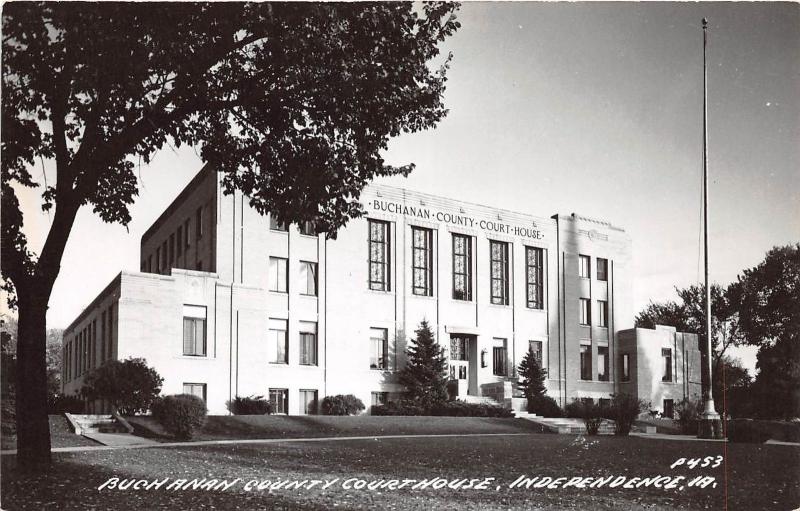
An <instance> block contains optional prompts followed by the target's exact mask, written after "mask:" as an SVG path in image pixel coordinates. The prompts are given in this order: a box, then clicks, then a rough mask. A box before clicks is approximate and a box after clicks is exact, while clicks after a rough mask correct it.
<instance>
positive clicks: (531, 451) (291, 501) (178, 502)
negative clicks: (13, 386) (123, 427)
mask: <svg viewBox="0 0 800 511" xmlns="http://www.w3.org/2000/svg"><path fill="white" fill-rule="evenodd" d="M409 427H412V426H409ZM723 449H727V462H726V465H724V466H720V467H719V468H715V469H712V468H705V469H703V468H699V467H698V468H696V469H689V468H688V467H685V466H683V467H679V468H676V469H674V470H673V469H670V465H671V464H672V463H673V462H674V461H675V460H677V459H678V458H681V457H685V458H691V457H704V456H717V455H722V454H723ZM53 458H54V466H53V469H52V470H51V471H50V472H49V473H46V474H39V475H36V476H25V475H23V474H21V473H19V472H18V471H17V470H16V468H15V457H14V456H3V457H2V467H0V468H2V471H3V486H2V500H3V503H4V508H5V509H9V510H12V509H41V508H50V507H54V508H58V509H134V508H141V509H166V508H170V509H171V508H175V509H212V508H223V509H236V508H240V509H330V508H333V507H334V506H336V507H337V508H339V509H367V508H373V509H374V508H380V509H413V510H425V511H427V510H430V509H437V510H438V509H458V510H463V509H592V510H595V509H598V510H601V509H612V510H629V509H724V508H725V502H726V498H727V502H728V509H731V510H736V509H748V510H749V509H759V510H762V509H763V510H767V509H792V508H794V507H796V505H797V502H798V500H800V490H799V489H798V487H797V485H796V474H797V470H796V469H797V468H798V467H800V448H795V447H786V446H773V445H744V444H734V445H727V446H725V444H722V443H714V442H687V441H674V440H654V439H645V438H638V437H622V438H620V437H595V438H590V439H587V438H584V437H574V436H568V435H542V434H531V435H526V436H495V437H448V438H408V439H370V440H348V441H315V442H286V443H278V444H260V445H259V444H240V445H215V446H190V445H186V446H180V447H157V448H148V449H135V450H115V451H92V452H76V453H56V454H54V455H53ZM724 468H726V469H727V470H724ZM726 474H727V475H726ZM519 475H527V476H530V477H533V476H550V477H559V476H566V477H571V476H608V475H624V476H629V477H631V476H642V477H647V476H655V475H673V476H674V475H682V476H688V477H695V476H697V475H709V476H713V477H715V478H716V480H717V481H718V482H719V484H718V485H717V487H716V488H711V487H708V488H705V489H702V488H685V489H683V490H677V489H675V490H665V489H657V488H652V487H651V488H639V489H623V488H608V487H606V488H596V489H591V488H587V489H579V490H573V489H552V490H543V489H533V488H531V489H520V488H513V489H511V488H509V487H508V484H509V483H510V482H511V481H513V480H514V479H516V478H517V477H518V476H519ZM110 477H120V478H144V479H148V480H151V481H152V480H154V479H163V478H165V477H169V478H171V479H172V480H174V479H176V478H181V479H193V478H204V477H205V478H218V479H234V478H240V479H241V480H242V483H240V484H238V485H237V486H234V487H233V488H231V489H230V490H229V491H227V492H213V491H211V492H209V491H202V490H185V491H167V490H166V488H165V487H162V488H161V489H158V490H150V491H146V490H139V491H133V490H128V491H119V490H114V491H108V490H104V491H98V490H97V488H98V486H100V485H101V484H102V483H103V482H105V481H106V480H107V479H108V478H110ZM350 477H357V478H360V479H364V480H368V481H370V480H375V479H394V478H396V479H418V480H421V479H425V478H433V477H441V478H445V479H454V478H481V479H482V478H485V477H494V478H496V480H495V481H493V482H492V483H491V484H492V485H491V486H490V488H489V489H487V490H461V491H458V490H449V489H446V488H445V489H440V490H434V489H425V490H412V489H408V488H404V489H400V490H394V491H390V490H376V491H370V490H367V489H362V490H354V489H351V490H347V489H344V488H342V486H341V484H340V483H341V482H342V481H344V480H345V479H347V478H350ZM335 478H339V479H340V481H339V482H338V483H337V484H334V485H333V486H331V487H330V488H328V489H327V490H322V489H320V488H313V489H310V490H274V491H272V492H269V491H250V492H247V491H244V489H243V487H242V485H243V483H244V482H246V481H249V480H258V481H261V480H272V481H274V480H276V479H280V480H293V479H299V480H303V479H329V480H330V479H335ZM726 480H727V497H726V485H725V484H724V483H725V481H726ZM496 485H499V489H498V488H497V487H496ZM32 489H35V491H32Z"/></svg>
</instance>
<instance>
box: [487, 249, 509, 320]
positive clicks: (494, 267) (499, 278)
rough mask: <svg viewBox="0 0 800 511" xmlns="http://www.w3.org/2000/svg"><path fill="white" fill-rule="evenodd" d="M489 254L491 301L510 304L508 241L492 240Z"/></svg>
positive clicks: (498, 303)
mask: <svg viewBox="0 0 800 511" xmlns="http://www.w3.org/2000/svg"><path fill="white" fill-rule="evenodd" d="M489 256H490V258H489V264H490V267H489V271H490V280H491V285H490V287H489V289H490V291H491V301H492V303H493V304H495V305H508V243H506V242H504V241H494V240H490V241H489Z"/></svg>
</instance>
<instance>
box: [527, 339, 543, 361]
mask: <svg viewBox="0 0 800 511" xmlns="http://www.w3.org/2000/svg"><path fill="white" fill-rule="evenodd" d="M528 349H529V350H530V351H532V352H533V356H534V357H535V358H536V360H537V361H538V362H539V366H540V367H541V365H542V341H528Z"/></svg>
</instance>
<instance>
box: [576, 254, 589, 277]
mask: <svg viewBox="0 0 800 511" xmlns="http://www.w3.org/2000/svg"><path fill="white" fill-rule="evenodd" d="M578 259H579V260H578V276H579V277H581V278H584V279H588V278H589V277H591V275H592V273H591V270H590V269H589V268H590V265H591V258H590V257H589V256H586V255H579V256H578Z"/></svg>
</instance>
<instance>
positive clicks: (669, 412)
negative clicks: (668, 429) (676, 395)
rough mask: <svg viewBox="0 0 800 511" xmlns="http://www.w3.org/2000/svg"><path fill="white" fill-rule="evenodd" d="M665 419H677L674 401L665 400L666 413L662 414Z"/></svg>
mask: <svg viewBox="0 0 800 511" xmlns="http://www.w3.org/2000/svg"><path fill="white" fill-rule="evenodd" d="M661 415H662V416H663V417H667V418H669V419H672V418H673V417H675V401H674V400H672V399H665V400H664V411H663V412H662V413H661Z"/></svg>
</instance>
